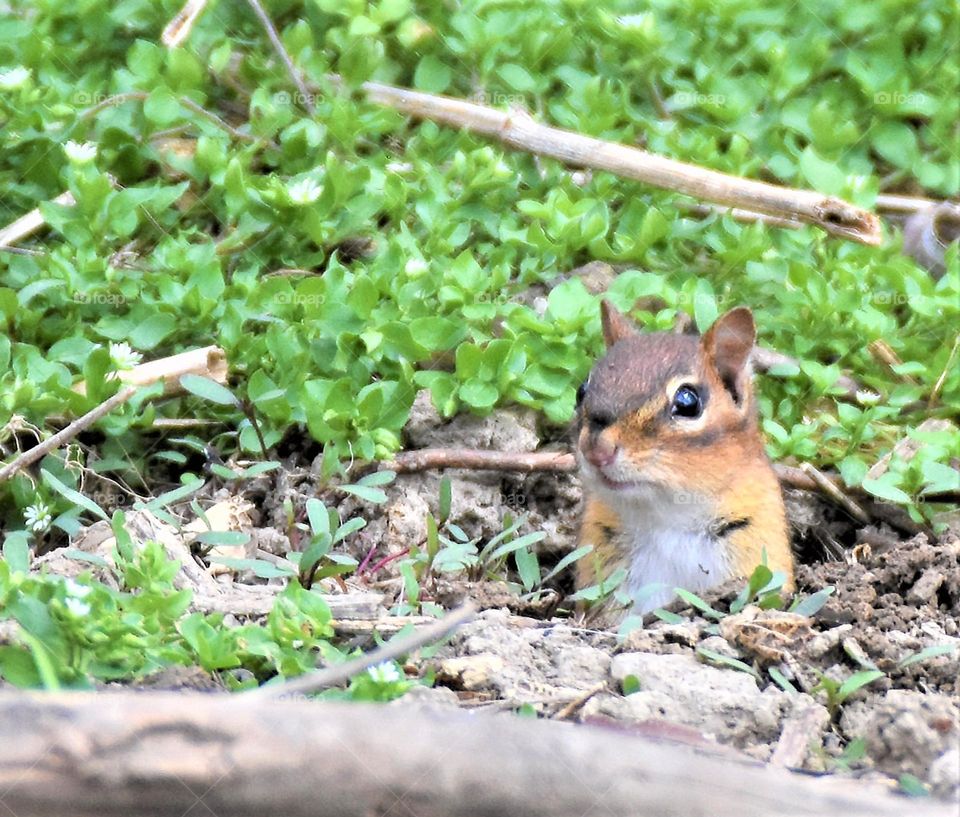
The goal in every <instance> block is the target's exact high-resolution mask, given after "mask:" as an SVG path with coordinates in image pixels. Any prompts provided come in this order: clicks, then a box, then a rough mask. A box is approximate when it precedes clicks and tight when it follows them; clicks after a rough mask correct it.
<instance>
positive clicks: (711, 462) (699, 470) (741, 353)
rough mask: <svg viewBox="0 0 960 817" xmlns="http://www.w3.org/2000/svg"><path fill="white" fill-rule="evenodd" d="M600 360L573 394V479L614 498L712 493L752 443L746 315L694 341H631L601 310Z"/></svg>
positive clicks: (736, 314) (635, 337)
mask: <svg viewBox="0 0 960 817" xmlns="http://www.w3.org/2000/svg"><path fill="white" fill-rule="evenodd" d="M601 316H602V323H603V336H604V340H605V341H606V345H607V354H606V355H605V356H604V357H603V358H602V359H601V360H600V361H599V362H598V363H597V364H596V365H595V366H594V368H593V371H592V372H591V373H590V377H589V378H588V379H587V381H586V382H585V383H584V384H583V385H582V386H581V387H580V390H579V392H578V394H577V406H578V419H579V424H580V430H579V440H578V454H579V458H580V462H581V474H582V475H583V477H584V479H585V481H586V482H587V483H588V484H590V485H591V486H593V487H596V488H597V489H599V490H601V491H604V492H605V493H607V492H616V493H618V494H621V495H625V496H630V495H631V494H646V495H649V494H650V492H651V491H652V490H659V491H688V490H693V491H696V490H697V486H703V488H704V491H706V492H707V493H709V492H711V491H715V490H717V489H716V488H715V487H712V486H711V485H710V482H709V480H708V479H707V477H708V476H709V475H716V474H717V472H718V471H719V472H721V473H722V471H723V470H724V469H725V468H726V469H730V468H736V460H737V458H738V453H739V452H744V453H746V451H749V452H750V453H751V454H754V455H755V452H756V443H757V441H758V440H759V438H758V436H757V431H756V421H755V418H754V405H753V393H752V388H751V382H750V366H749V359H750V352H751V350H752V349H753V342H754V339H755V337H756V329H755V326H754V322H753V315H752V314H751V312H750V310H749V309H747V308H745V307H738V308H736V309H733V310H731V311H729V312H727V313H726V314H725V315H722V316H720V317H719V318H718V319H717V320H716V322H715V323H714V324H713V326H711V327H710V329H709V330H708V331H707V332H706V333H705V334H704V335H703V336H702V337H697V336H694V335H673V334H663V333H655V334H641V333H640V332H638V331H637V330H636V329H635V328H634V327H633V326H632V325H631V324H630V322H629V321H628V320H627V319H626V318H625V317H624V316H623V315H622V314H620V312H618V311H617V310H616V309H615V308H614V307H613V306H612V305H611V304H610V303H609V302H608V301H603V303H602V305H601Z"/></svg>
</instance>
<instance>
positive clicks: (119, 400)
mask: <svg viewBox="0 0 960 817" xmlns="http://www.w3.org/2000/svg"><path fill="white" fill-rule="evenodd" d="M137 388H138V387H137V386H127V387H126V388H123V389H120V391H118V392H117V393H116V394H115V395H113V396H112V397H108V398H107V399H106V400H104V401H103V402H102V403H101V404H100V405H99V406H96V407H94V408H92V409H90V411H88V412H87V413H86V414H84V415H83V416H82V417H78V418H77V419H76V420H74V421H73V422H72V423H70V425H68V426H67V427H66V428H64V429H61V430H60V431H58V432H57V433H56V434H54V435H52V436H50V437H47V439H45V440H44V441H43V442H42V443H40V444H39V445H35V446H34V447H33V448H31V449H30V450H29V451H24V452H23V453H22V454H21V455H20V456H19V457H17V458H16V459H15V460H13V461H12V462H10V463H7V464H6V465H5V466H3V468H0V482H6V481H7V480H8V479H10V477H12V476H13V475H14V474H16V473H17V472H18V471H20V470H21V469H23V468H26V467H27V466H28V465H32V464H33V463H35V462H36V461H37V460H39V459H42V458H43V457H45V456H46V455H47V454H49V453H50V452H51V451H54V450H56V449H57V448H60V446H62V445H63V444H64V443H65V442H67V441H68V440H72V439H73V438H74V437H76V436H77V434H79V433H80V432H81V431H83V430H85V429H86V428H89V427H90V426H92V425H93V424H94V423H95V422H97V420H99V419H100V418H101V417H104V416H106V415H107V414H109V413H110V412H111V411H113V410H114V409H115V408H116V407H117V406H120V405H122V404H123V403H126V402H127V400H129V399H130V398H131V397H133V395H135V394H136V393H137Z"/></svg>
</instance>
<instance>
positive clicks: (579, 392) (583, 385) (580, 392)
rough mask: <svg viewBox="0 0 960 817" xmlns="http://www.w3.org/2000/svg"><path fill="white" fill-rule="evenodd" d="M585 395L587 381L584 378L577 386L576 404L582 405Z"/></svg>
mask: <svg viewBox="0 0 960 817" xmlns="http://www.w3.org/2000/svg"><path fill="white" fill-rule="evenodd" d="M586 396H587V381H586V380H584V381H583V383H581V384H580V385H579V386H577V405H578V406H580V405H583V398H584V397H586Z"/></svg>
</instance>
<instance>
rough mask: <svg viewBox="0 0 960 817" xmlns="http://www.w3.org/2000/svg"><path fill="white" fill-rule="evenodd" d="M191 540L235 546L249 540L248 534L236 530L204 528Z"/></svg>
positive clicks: (200, 542)
mask: <svg viewBox="0 0 960 817" xmlns="http://www.w3.org/2000/svg"><path fill="white" fill-rule="evenodd" d="M193 541H194V542H197V543H199V544H203V545H211V546H213V547H215V546H219V545H223V546H227V547H236V546H238V545H245V544H246V543H247V542H249V541H250V534H249V533H244V532H243V531H238V530H205V531H203V532H202V533H198V534H197V535H196V536H195V537H194V539H193Z"/></svg>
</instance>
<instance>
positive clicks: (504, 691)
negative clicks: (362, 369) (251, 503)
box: [257, 393, 960, 798]
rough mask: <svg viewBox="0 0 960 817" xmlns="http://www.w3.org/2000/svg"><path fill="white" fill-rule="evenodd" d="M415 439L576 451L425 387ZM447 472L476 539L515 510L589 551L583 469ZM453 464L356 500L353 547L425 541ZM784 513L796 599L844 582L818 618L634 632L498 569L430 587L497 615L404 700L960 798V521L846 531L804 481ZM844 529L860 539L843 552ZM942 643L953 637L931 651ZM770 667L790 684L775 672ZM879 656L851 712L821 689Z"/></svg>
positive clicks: (556, 551) (762, 614)
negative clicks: (515, 714) (804, 488)
mask: <svg viewBox="0 0 960 817" xmlns="http://www.w3.org/2000/svg"><path fill="white" fill-rule="evenodd" d="M406 442H407V446H408V448H426V447H442V448H458V447H465V448H484V449H494V450H501V451H511V452H528V451H534V450H542V448H543V447H544V446H545V447H547V448H558V449H562V448H563V447H564V445H565V443H564V441H563V440H562V439H560V440H557V439H555V438H551V437H546V438H542V436H541V433H540V432H539V431H538V429H537V424H536V419H535V415H534V414H533V413H532V412H526V411H523V410H505V411H498V412H495V413H494V414H492V415H490V416H488V417H486V418H476V417H471V416H459V417H457V418H455V419H453V420H452V421H450V422H443V421H441V420H440V418H439V417H437V416H436V414H435V412H434V411H433V408H432V406H431V405H430V402H429V398H428V396H427V395H426V393H423V394H421V395H420V396H419V397H418V399H417V401H416V403H415V406H414V411H413V413H412V416H411V419H410V422H409V424H408V426H407V429H406ZM312 470H315V469H309V468H304V469H301V470H300V471H299V472H297V469H296V468H294V469H292V470H290V471H288V472H287V473H286V474H285V476H284V477H283V478H281V479H280V480H274V481H272V482H271V483H270V484H269V485H265V486H264V488H265V492H264V495H263V496H262V497H258V498H257V504H258V506H259V507H260V508H262V509H263V518H262V519H261V520H260V523H259V524H260V525H265V526H275V525H278V523H279V522H280V514H281V513H282V511H281V505H282V500H283V499H284V498H290V499H292V500H293V501H294V503H295V504H299V503H301V502H302V501H303V500H305V499H306V498H307V497H308V496H311V495H313V491H314V487H315V482H314V479H313V477H312V476H311V471H312ZM445 473H446V475H447V476H448V477H450V478H451V481H452V511H451V517H450V518H451V521H452V522H454V523H455V524H457V525H459V526H460V527H462V528H463V530H464V531H465V532H466V533H467V535H468V536H470V537H481V538H482V540H484V541H485V540H488V539H489V538H490V537H492V536H494V535H496V534H497V533H499V532H500V531H501V530H502V527H503V518H504V516H505V515H506V514H510V515H512V516H513V517H517V516H519V515H521V514H525V515H526V517H527V521H526V523H525V524H524V526H523V527H522V528H521V532H527V531H534V530H545V531H547V534H548V535H547V537H546V539H545V540H544V541H543V542H542V543H541V545H540V556H541V563H542V564H547V565H549V564H550V563H551V561H552V562H555V561H557V560H558V559H559V558H560V557H561V556H562V555H563V554H565V553H567V552H569V551H570V550H571V549H572V548H573V547H574V546H575V541H576V531H577V522H578V516H579V507H580V500H581V494H580V488H579V484H578V481H577V478H576V476H575V475H571V474H563V473H561V474H558V473H535V474H511V473H498V472H492V471H485V472H480V471H470V472H468V471H458V470H448V471H446V472H445ZM441 476H442V475H441V474H440V473H437V472H423V473H413V474H401V475H400V476H399V477H398V478H397V480H396V482H395V483H394V484H393V485H391V486H389V487H388V489H387V493H388V495H389V500H388V502H387V503H386V504H385V505H382V506H380V507H378V508H374V507H372V506H369V505H366V504H365V503H362V502H360V501H358V500H354V499H352V498H350V499H347V500H345V501H342V502H341V503H340V505H339V507H340V511H341V515H342V516H343V518H347V517H348V516H351V515H354V514H357V513H359V514H362V515H363V516H364V517H365V518H366V519H368V524H367V527H366V528H365V529H364V530H363V531H361V532H360V533H359V534H358V535H357V536H356V537H354V538H353V540H352V544H351V552H352V553H353V555H355V556H356V557H357V558H358V559H362V558H363V556H364V554H365V553H367V551H368V550H369V548H371V547H373V548H376V549H377V553H378V556H379V555H382V556H388V555H390V554H395V553H399V552H401V551H402V550H403V549H404V548H406V547H408V546H411V545H417V544H419V543H422V541H423V539H424V537H425V535H426V522H425V519H426V514H427V511H428V510H429V511H432V512H434V513H436V511H437V504H438V496H439V490H440V487H439V486H440V479H441ZM788 512H789V514H790V516H791V521H792V522H793V524H794V531H795V535H796V536H795V538H797V539H798V541H799V540H802V546H801V547H800V551H801V552H800V554H799V555H800V558H801V564H799V566H798V575H797V578H798V586H799V593H800V594H802V595H808V594H810V593H813V592H816V591H817V590H820V589H822V588H824V587H827V586H833V587H835V588H836V590H835V593H834V594H833V596H831V597H830V598H829V600H828V601H827V603H826V604H825V605H824V606H823V607H822V609H820V610H819V612H817V613H816V614H815V615H814V616H813V617H811V618H805V617H802V616H797V615H794V614H789V613H779V612H776V611H762V610H759V609H758V608H756V607H747V608H746V609H744V610H743V611H742V612H740V613H739V614H737V615H729V616H726V617H724V618H723V619H722V620H721V621H720V622H717V621H715V620H711V619H708V618H704V617H703V616H701V615H699V613H698V612H697V611H696V610H694V609H692V608H690V607H686V608H684V607H683V606H678V605H677V604H676V603H675V604H674V605H673V606H672V607H671V608H670V609H672V610H673V611H675V612H677V613H679V615H680V616H681V618H682V621H681V622H680V623H671V624H668V623H665V622H664V621H660V620H658V619H656V618H653V617H649V616H648V617H647V620H646V621H645V624H644V627H643V628H642V629H639V630H634V631H632V632H631V633H630V634H629V635H627V636H626V637H625V638H624V637H620V636H618V634H617V633H615V632H612V631H604V630H596V629H591V628H586V627H583V626H579V624H578V623H577V621H576V619H575V617H571V616H570V615H569V612H568V611H564V605H563V604H562V603H561V604H558V602H560V601H562V597H563V595H564V594H565V593H566V592H569V590H570V577H569V576H564V575H561V576H560V577H558V581H557V582H556V583H555V584H554V587H553V589H554V590H555V591H556V592H555V593H551V594H548V595H547V597H546V598H545V599H542V600H540V601H539V602H531V603H528V602H525V601H524V600H523V599H521V597H520V596H519V594H518V593H517V591H516V588H515V586H514V587H513V588H511V587H510V586H509V585H507V584H506V583H503V582H498V581H480V582H466V581H463V580H461V579H456V580H441V581H439V582H438V583H437V585H436V586H435V588H434V589H433V600H436V601H437V602H439V603H441V604H443V605H444V606H451V605H453V604H456V603H457V602H459V601H461V600H463V599H464V598H467V597H469V598H471V599H473V600H474V601H475V602H476V603H477V604H479V605H480V606H481V608H483V612H482V613H481V614H480V616H479V617H478V618H477V619H476V620H475V621H473V622H472V623H470V624H468V625H466V626H464V627H463V628H462V629H461V630H460V631H459V632H458V633H457V634H456V635H455V636H454V638H453V639H452V641H451V643H450V644H449V645H448V646H447V647H445V648H444V649H443V650H442V651H441V652H440V653H439V654H438V656H436V657H435V658H433V659H431V660H430V661H429V662H422V663H419V664H415V665H411V666H409V667H408V671H410V672H412V673H413V672H417V673H421V674H422V673H424V672H425V671H427V670H428V669H429V670H434V671H435V672H436V687H435V688H434V689H426V688H423V689H418V690H416V692H415V694H414V695H413V696H407V697H408V698H410V697H416V698H418V699H420V700H421V701H422V702H424V703H427V702H429V703H430V704H433V705H439V706H459V707H469V708H471V709H474V710H477V711H479V712H484V711H501V710H503V709H520V708H524V709H529V708H532V709H533V710H534V711H536V712H537V713H539V714H541V715H542V716H546V717H561V718H565V719H571V720H579V721H587V722H593V723H606V724H610V725H611V726H615V727H616V728H619V729H631V730H638V731H642V732H644V733H646V734H652V735H655V736H658V737H659V738H662V739H664V740H680V741H683V742H691V741H692V742H695V743H697V744H700V745H704V746H713V747H714V748H716V749H717V750H718V751H729V752H738V753H743V754H745V755H747V756H749V757H751V758H754V759H757V760H763V761H770V762H773V763H776V764H779V765H785V766H790V767H792V768H799V769H804V770H808V771H811V772H844V773H852V774H855V775H858V776H864V775H874V776H877V775H886V776H889V778H890V780H891V785H894V784H895V782H896V781H897V780H899V779H900V778H901V776H902V775H912V776H914V777H915V778H917V779H918V780H919V781H921V782H922V783H923V784H924V785H925V786H926V787H927V788H928V789H929V790H930V791H931V792H933V793H934V794H936V795H937V796H939V797H944V798H958V797H960V680H958V678H960V632H958V630H960V626H958V622H960V539H958V537H957V535H956V531H957V528H954V529H953V531H951V532H948V533H947V534H946V535H943V536H941V537H940V538H939V539H938V540H936V541H934V539H933V538H932V537H928V536H927V535H926V534H922V533H921V534H918V535H916V536H913V537H912V538H905V537H904V536H903V535H902V534H901V535H900V536H897V534H896V531H892V530H891V529H890V528H889V527H888V526H886V525H884V524H879V525H877V526H875V527H873V528H870V529H868V530H866V531H864V530H860V531H857V530H854V528H853V527H852V525H851V524H850V523H847V524H846V528H845V529H844V525H843V524H842V522H841V520H840V519H839V517H838V516H837V513H836V511H835V509H832V508H830V507H829V505H828V503H826V501H825V500H822V499H819V498H817V497H814V496H813V495H809V494H807V495H803V494H802V492H790V496H789V497H788ZM818 524H819V525H820V526H821V527H822V528H823V529H829V530H830V532H831V533H830V536H829V537H828V538H829V540H830V541H832V542H834V543H835V545H834V548H833V550H834V553H833V554H831V553H829V552H828V550H827V549H825V548H823V547H819V546H817V545H816V541H815V537H813V538H811V532H812V528H815V527H816V526H817V525H818ZM838 539H846V540H848V543H849V546H847V547H843V548H842V550H840V552H839V553H837V552H836V551H837V549H838V548H837V546H836V543H837V541H838ZM856 542H859V544H855V543H856ZM837 555H840V556H842V560H838V559H837V558H836V556H837ZM804 560H805V561H807V562H808V563H803V561H804ZM369 586H371V587H373V588H375V589H377V590H380V591H381V592H384V593H385V594H386V595H387V597H388V598H390V597H396V596H397V595H398V593H399V588H400V581H399V579H398V578H397V576H396V574H395V572H393V569H392V567H391V565H387V566H386V567H385V568H384V569H383V570H382V571H380V573H379V574H378V575H376V576H373V577H372V578H371V580H370V583H369ZM738 590H739V586H736V587H734V586H730V587H727V588H719V589H718V590H717V591H716V592H714V593H712V594H705V599H706V600H707V601H708V602H710V603H712V604H713V605H714V606H715V607H716V608H717V609H719V610H721V611H725V610H727V609H729V603H730V601H732V599H733V598H734V597H735V595H736V593H737V591H738ZM545 616H548V617H546V618H545ZM942 645H953V646H954V647H955V649H954V651H953V652H952V653H949V654H939V655H931V656H929V657H924V654H921V651H923V650H926V649H928V648H931V647H938V646H942ZM704 650H706V651H709V653H710V654H713V655H716V654H719V655H721V656H726V657H728V658H732V659H738V660H740V661H743V662H745V663H746V664H748V665H750V666H752V667H754V668H755V669H756V670H757V671H758V675H757V676H756V677H755V676H754V675H752V674H750V673H749V672H745V671H737V670H736V669H732V668H730V666H728V665H725V664H723V663H718V662H717V661H716V660H710V659H709V658H707V657H706V656H705V655H704ZM912 657H913V658H912ZM770 668H774V669H775V670H779V671H780V673H781V674H782V675H781V677H783V678H786V679H788V680H789V682H790V684H791V685H792V687H793V688H794V690H793V691H784V689H782V688H781V687H780V686H778V684H777V683H774V682H773V681H772V680H771V678H770V675H769V672H768V671H769V669H770ZM869 668H875V669H878V670H880V671H881V672H882V673H883V676H882V677H880V678H879V679H878V680H876V681H874V682H872V683H871V684H869V685H868V686H866V687H864V688H861V689H859V690H858V691H856V692H854V693H853V694H852V695H850V696H849V697H848V698H846V699H845V700H844V701H843V703H842V704H841V705H839V706H834V705H833V702H831V701H829V700H828V697H827V696H826V695H825V694H824V693H823V692H822V691H820V692H818V691H815V690H814V687H815V686H816V685H817V683H818V681H819V679H820V675H821V674H823V675H826V676H827V678H831V679H835V680H837V681H843V680H844V679H846V678H848V677H849V676H851V675H852V674H853V673H855V672H858V671H861V670H865V669H869ZM760 679H762V680H760ZM625 681H626V683H627V685H628V686H629V687H630V688H631V689H630V691H631V694H629V695H624V694H623V689H624V682H625ZM634 687H635V688H636V691H633V688H634ZM404 700H406V699H404ZM398 705H399V704H398Z"/></svg>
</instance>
